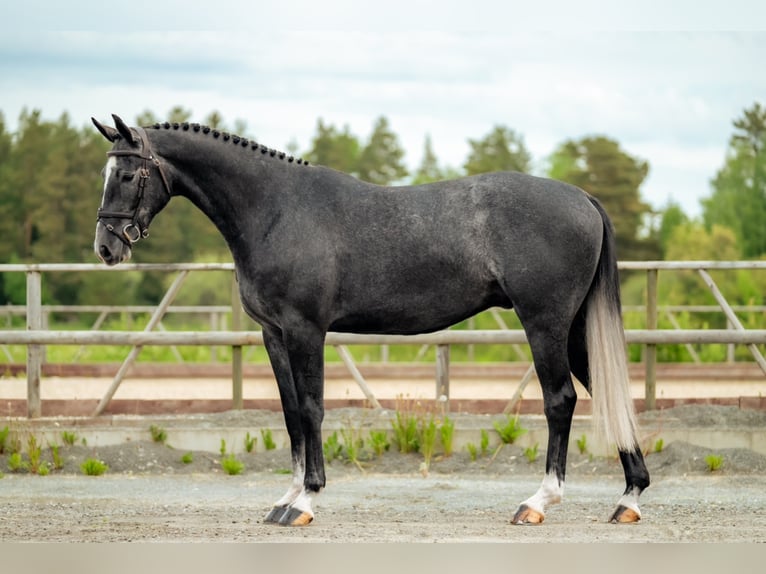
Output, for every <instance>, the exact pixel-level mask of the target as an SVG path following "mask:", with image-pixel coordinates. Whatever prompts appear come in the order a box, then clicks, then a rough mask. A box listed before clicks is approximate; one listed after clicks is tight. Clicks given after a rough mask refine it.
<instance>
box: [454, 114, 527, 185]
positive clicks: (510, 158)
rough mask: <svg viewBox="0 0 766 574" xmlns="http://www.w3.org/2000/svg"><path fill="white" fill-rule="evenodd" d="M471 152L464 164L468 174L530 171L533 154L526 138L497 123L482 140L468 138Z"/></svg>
mask: <svg viewBox="0 0 766 574" xmlns="http://www.w3.org/2000/svg"><path fill="white" fill-rule="evenodd" d="M468 144H469V145H470V146H471V152H470V154H469V156H468V159H467V160H466V162H465V165H464V166H463V167H464V168H465V172H466V174H468V175H474V174H479V173H489V172H493V171H520V172H524V173H526V172H528V171H529V167H530V164H531V162H532V156H531V154H530V153H529V151H528V150H527V148H526V146H525V145H524V138H522V137H521V136H520V135H518V134H517V133H516V132H514V131H513V130H512V129H510V128H508V127H505V126H500V125H497V126H495V127H494V128H493V129H492V131H491V132H490V133H489V134H488V135H487V136H485V137H484V138H483V139H480V140H471V139H469V140H468Z"/></svg>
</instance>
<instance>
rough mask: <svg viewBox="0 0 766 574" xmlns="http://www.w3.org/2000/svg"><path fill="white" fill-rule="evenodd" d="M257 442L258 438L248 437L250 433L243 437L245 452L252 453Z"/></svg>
mask: <svg viewBox="0 0 766 574" xmlns="http://www.w3.org/2000/svg"><path fill="white" fill-rule="evenodd" d="M257 442H258V437H256V436H252V437H251V436H250V431H248V432H247V434H246V435H245V452H253V449H254V448H255V444H256V443H257Z"/></svg>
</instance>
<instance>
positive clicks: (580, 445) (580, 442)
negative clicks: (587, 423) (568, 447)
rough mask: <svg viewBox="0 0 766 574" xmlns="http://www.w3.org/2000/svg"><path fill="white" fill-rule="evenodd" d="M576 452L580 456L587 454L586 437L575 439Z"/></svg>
mask: <svg viewBox="0 0 766 574" xmlns="http://www.w3.org/2000/svg"><path fill="white" fill-rule="evenodd" d="M577 450H578V451H580V454H585V453H587V452H588V437H587V436H585V435H582V436H581V437H580V438H578V439H577Z"/></svg>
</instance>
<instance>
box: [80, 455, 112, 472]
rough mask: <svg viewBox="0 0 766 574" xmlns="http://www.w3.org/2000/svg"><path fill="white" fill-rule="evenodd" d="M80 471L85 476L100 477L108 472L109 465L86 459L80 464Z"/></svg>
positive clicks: (94, 459)
mask: <svg viewBox="0 0 766 574" xmlns="http://www.w3.org/2000/svg"><path fill="white" fill-rule="evenodd" d="M80 470H81V471H82V473H83V474H85V475H87V476H101V475H102V474H104V473H105V472H106V471H107V470H109V465H108V464H106V463H105V462H104V461H101V460H98V459H96V458H87V459H85V461H83V463H82V464H80Z"/></svg>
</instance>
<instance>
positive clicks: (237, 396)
mask: <svg viewBox="0 0 766 574" xmlns="http://www.w3.org/2000/svg"><path fill="white" fill-rule="evenodd" d="M231 330H232V331H241V330H242V302H241V301H240V299H239V287H238V285H237V272H236V271H235V272H234V273H233V274H232V281H231ZM231 400H232V408H233V409H236V410H241V409H243V408H244V407H245V402H244V399H243V395H242V346H241V345H235V346H233V347H232V348H231Z"/></svg>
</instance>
